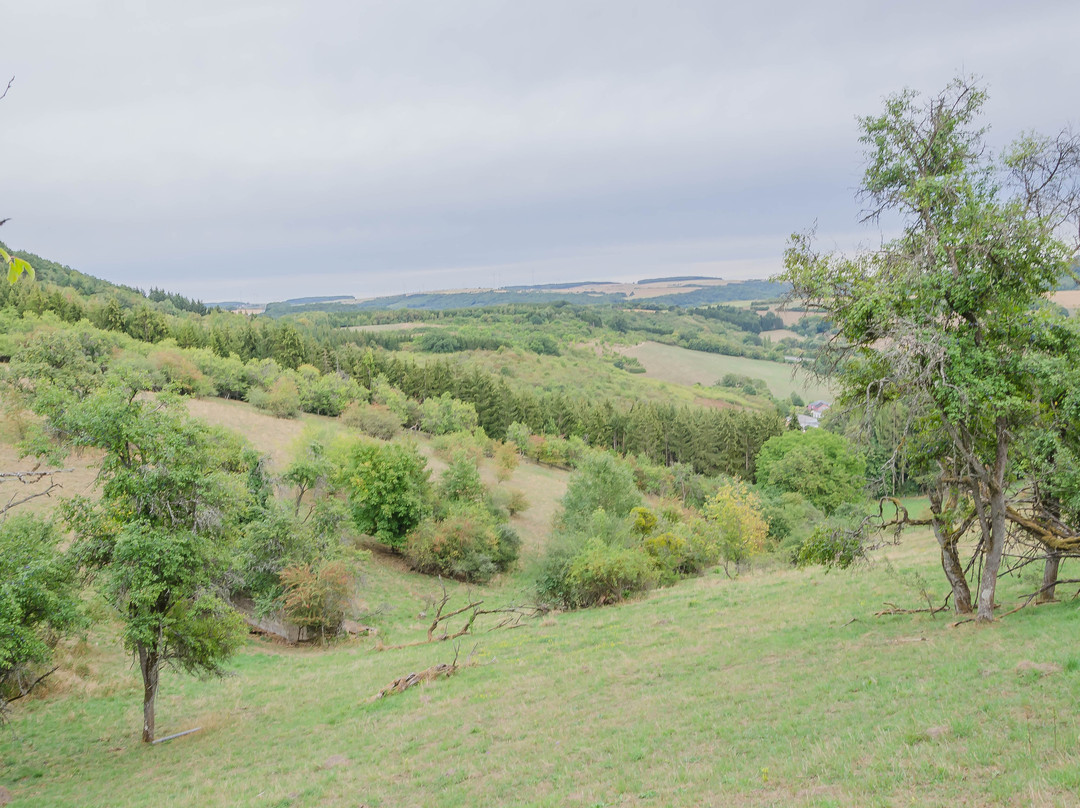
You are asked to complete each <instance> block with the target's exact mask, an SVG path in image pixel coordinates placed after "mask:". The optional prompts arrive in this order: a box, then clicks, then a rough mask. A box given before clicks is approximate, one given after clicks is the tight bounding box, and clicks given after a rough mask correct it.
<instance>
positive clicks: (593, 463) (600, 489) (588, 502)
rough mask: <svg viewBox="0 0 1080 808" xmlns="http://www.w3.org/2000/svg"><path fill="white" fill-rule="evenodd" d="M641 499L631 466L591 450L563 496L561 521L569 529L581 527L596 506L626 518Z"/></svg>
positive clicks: (611, 456)
mask: <svg viewBox="0 0 1080 808" xmlns="http://www.w3.org/2000/svg"><path fill="white" fill-rule="evenodd" d="M640 502H641V494H640V493H639V492H638V490H637V486H636V485H635V484H634V474H633V472H632V471H631V470H630V467H629V466H628V465H627V464H626V463H625V462H623V461H622V460H619V459H618V458H616V457H614V456H613V455H611V454H608V453H607V452H592V453H590V454H587V455H586V456H585V458H584V459H583V460H582V463H581V466H580V468H579V469H578V470H577V471H576V472H574V474H572V475H571V477H570V482H569V484H568V485H567V487H566V494H565V495H563V498H562V504H563V515H562V522H563V524H564V525H565V527H566V528H567V529H568V530H570V531H575V530H580V529H581V528H582V527H583V526H584V525H585V523H587V522H588V520H590V519H591V518H592V515H593V513H594V512H595V511H596V510H597V508H602V509H603V510H604V511H605V512H607V513H608V514H611V515H612V516H615V517H623V516H626V515H627V514H629V513H630V510H631V509H632V508H634V507H635V506H637V505H638V504H640Z"/></svg>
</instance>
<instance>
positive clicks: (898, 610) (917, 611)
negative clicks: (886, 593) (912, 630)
mask: <svg viewBox="0 0 1080 808" xmlns="http://www.w3.org/2000/svg"><path fill="white" fill-rule="evenodd" d="M885 605H886V606H888V607H889V608H888V609H882V610H881V611H880V612H874V617H881V616H883V615H889V614H927V613H929V614H930V615H931V616H933V615H935V614H937V613H938V612H943V611H945V609H947V608H948V607H947V606H932V607H930V608H928V609H901V608H900V607H899V606H897V605H896V604H895V603H890V602H889V601H885Z"/></svg>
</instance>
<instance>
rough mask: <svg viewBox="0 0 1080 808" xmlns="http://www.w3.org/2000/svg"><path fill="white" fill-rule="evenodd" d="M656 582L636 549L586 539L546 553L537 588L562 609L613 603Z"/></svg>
mask: <svg viewBox="0 0 1080 808" xmlns="http://www.w3.org/2000/svg"><path fill="white" fill-rule="evenodd" d="M655 581H656V569H655V567H654V565H653V563H652V560H651V559H650V558H649V556H648V555H647V554H646V553H645V552H644V551H642V550H640V549H634V548H630V547H623V546H619V545H612V544H608V543H606V542H604V541H603V540H602V539H599V538H593V539H589V540H588V541H587V542H586V544H585V546H584V547H582V548H580V549H579V550H577V551H568V550H567V549H566V548H563V549H561V550H557V551H555V552H553V553H552V554H550V555H549V556H548V557H547V559H546V562H545V565H544V568H543V569H542V571H541V575H540V579H539V581H538V582H537V589H538V590H539V595H540V597H541V598H542V599H544V600H547V601H549V602H552V603H555V604H557V605H558V606H561V607H562V608H566V609H579V608H584V607H588V606H601V605H604V604H607V603H617V602H618V601H620V600H623V599H624V598H626V597H628V596H629V595H631V594H633V593H634V592H639V591H641V590H644V589H647V588H649V587H650V586H651V585H652V584H653V583H654V582H655Z"/></svg>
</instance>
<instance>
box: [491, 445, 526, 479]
mask: <svg viewBox="0 0 1080 808" xmlns="http://www.w3.org/2000/svg"><path fill="white" fill-rule="evenodd" d="M494 456H495V478H496V479H497V480H498V481H499V482H500V483H505V482H506V481H507V480H509V479H510V478H511V477H512V476H513V474H514V471H515V469H517V467H518V464H519V463H520V462H521V461H520V459H519V458H518V453H517V450H516V449H515V447H514V446H513V445H512V444H509V443H500V444H499V445H498V448H496V449H495V455H494Z"/></svg>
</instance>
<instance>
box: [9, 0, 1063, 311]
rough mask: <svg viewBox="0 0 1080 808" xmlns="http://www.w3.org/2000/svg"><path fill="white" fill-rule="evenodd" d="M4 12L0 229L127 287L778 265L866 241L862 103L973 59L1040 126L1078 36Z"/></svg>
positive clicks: (899, 13) (372, 15)
mask: <svg viewBox="0 0 1080 808" xmlns="http://www.w3.org/2000/svg"><path fill="white" fill-rule="evenodd" d="M4 16H5V18H6V19H5V21H4V29H5V44H6V48H5V51H4V53H2V54H0V73H4V72H7V73H16V74H17V76H18V78H17V82H16V85H15V87H14V88H13V92H12V94H10V95H9V97H8V98H7V99H5V100H4V101H3V102H0V154H2V155H3V159H2V160H0V204H2V205H3V210H2V211H0V212H2V213H3V214H4V215H5V216H13V217H14V221H13V222H12V223H11V225H9V226H8V227H6V228H5V232H4V236H5V238H7V239H9V240H11V242H12V243H13V244H14V246H17V247H24V248H27V249H31V250H34V251H36V252H39V253H42V254H44V255H48V256H50V257H54V258H57V259H59V260H63V261H66V262H68V263H70V264H72V265H74V266H76V267H78V268H81V269H84V270H86V271H90V272H94V273H95V274H99V275H103V276H105V277H110V278H115V279H117V280H122V281H124V282H127V283H138V284H139V285H142V286H144V287H145V286H150V285H158V286H162V285H164V286H167V287H169V288H172V289H178V290H180V291H183V292H185V293H188V294H194V295H197V296H201V297H204V298H219V297H235V296H245V295H244V293H242V292H241V290H242V289H253V291H251V292H250V293H248V294H249V296H253V297H256V298H260V299H261V298H264V297H265V296H266V295H270V294H272V295H273V296H291V295H293V294H297V293H300V292H299V290H301V289H302V290H303V293H305V294H306V293H316V292H318V293H334V292H338V291H341V292H354V293H362V290H361V289H359V288H358V287H359V286H363V287H364V288H370V289H377V290H379V291H387V290H394V287H395V286H398V285H401V284H402V283H405V282H406V281H407V283H415V284H422V285H424V286H426V287H430V288H434V287H441V288H445V287H449V286H454V285H459V284H468V283H484V284H490V283H491V282H492V280H491V279H492V278H504V277H505V278H507V280H504V281H502V282H503V283H520V282H529V281H530V280H531V279H532V278H533V277H534V276H535V279H536V280H537V282H544V281H553V280H567V279H571V278H568V277H567V274H568V273H573V275H572V277H584V276H588V277H590V278H598V277H601V276H603V275H604V274H605V273H606V274H611V275H612V276H615V275H619V276H625V274H626V273H627V272H630V273H633V272H639V273H640V274H642V275H644V274H649V275H654V274H661V273H662V272H663V271H666V270H664V268H671V267H685V266H690V265H694V266H699V267H700V266H712V267H717V268H718V270H717V271H721V272H722V273H728V274H732V275H734V274H742V275H745V274H746V273H760V272H761V271H762V270H763V268H766V267H771V268H776V267H777V266H778V264H779V260H780V255H781V252H782V249H783V242H784V238H785V236H786V234H787V233H789V232H791V231H792V230H797V229H802V228H804V227H806V226H807V225H809V224H810V223H811V222H812V221H814V220H815V219H817V220H819V222H820V226H821V232H822V235H823V236H824V237H825V238H827V239H832V240H835V241H838V242H844V243H846V242H848V241H849V240H850V239H852V238H853V235H852V231H853V229H854V226H855V221H856V218H857V212H858V208H857V205H856V204H855V203H854V202H853V201H852V199H851V192H852V189H853V188H854V187H855V186H856V185H857V183H858V178H859V170H860V169H859V147H858V144H857V142H856V138H857V126H856V116H857V115H859V114H867V113H872V112H874V111H876V109H877V108H878V107H879V106H880V99H881V97H882V96H884V95H885V94H887V93H890V92H894V91H896V90H898V89H900V88H901V87H903V86H905V85H909V86H913V87H917V88H922V89H925V90H927V91H934V90H936V89H937V88H939V87H940V86H942V85H943V84H944V83H945V82H947V81H948V80H949V78H951V77H952V76H953V75H955V74H956V73H957V72H958V71H959V70H961V69H966V70H970V71H973V72H976V73H980V74H982V75H984V76H985V77H986V80H987V82H988V84H989V85H990V89H991V94H992V95H991V102H990V104H989V106H988V113H989V116H990V119H991V120H992V121H993V122H994V124H995V129H994V132H993V136H994V137H998V136H999V133H1001V134H1000V136H1001V137H1003V138H1005V137H1007V136H1009V135H1011V134H1013V133H1015V132H1016V131H1017V130H1018V129H1020V128H1028V127H1032V126H1035V127H1039V128H1044V129H1053V128H1056V127H1057V126H1059V125H1061V124H1062V123H1064V122H1065V120H1067V118H1068V116H1069V115H1070V114H1073V115H1074V114H1075V113H1074V112H1073V110H1074V109H1075V105H1074V103H1073V101H1072V100H1071V99H1072V98H1073V96H1074V94H1075V90H1074V88H1075V85H1076V79H1077V69H1076V68H1075V67H1074V66H1073V61H1074V60H1072V58H1071V56H1070V54H1071V53H1072V46H1073V43H1072V41H1071V40H1072V37H1073V34H1074V32H1075V31H1076V30H1078V29H1080V8H1077V7H1076V6H1075V4H1074V3H1071V2H1036V3H1029V4H1026V5H1025V8H1024V11H1023V14H1022V15H1018V13H1017V11H1016V8H1015V5H1014V4H1011V3H1004V2H982V3H976V2H953V3H947V4H944V3H940V2H928V1H927V0H919V1H918V2H912V3H904V4H888V5H884V4H867V3H853V2H852V3H845V2H831V3H818V4H807V3H801V4H797V3H790V2H785V3H771V4H728V3H716V2H648V3H645V2H626V1H623V2H616V1H615V0H611V1H610V2H588V1H587V0H577V2H561V1H559V2H556V1H554V0H553V1H551V2H545V3H517V2H449V1H448V0H438V1H433V2H416V3H414V2H321V3H317V4H300V3H293V2H257V3H256V2H243V1H242V0H236V1H234V2H230V3H227V4H220V3H209V2H187V3H183V4H164V3H150V2H146V3H137V2H125V3H121V2H106V1H105V0H99V1H98V2H74V0H72V2H59V0H39V2H36V3H34V4H23V7H22V8H20V9H18V10H8V11H6V12H5V14H4ZM9 43H10V44H9ZM864 236H865V237H866V238H868V239H869V240H873V238H874V234H873V233H866V232H865V231H864ZM747 237H751V240H752V242H753V244H754V246H753V248H752V249H750V248H747V247H746V244H747V243H748V242H747ZM736 245H743V246H742V247H738V246H736ZM298 272H301V273H303V274H304V275H305V276H306V277H305V278H304V280H302V281H299V280H298V279H297V273H298ZM522 276H525V277H524V279H523V277H522ZM228 278H235V283H234V284H233V285H232V286H229V280H228ZM230 289H232V290H233V291H229V290H230ZM270 290H275V291H273V292H272V293H271V292H270ZM396 291H401V289H397V290H396ZM410 291H415V289H410Z"/></svg>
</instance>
